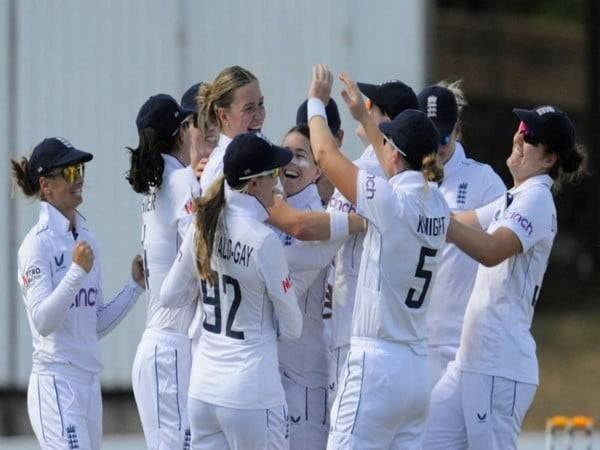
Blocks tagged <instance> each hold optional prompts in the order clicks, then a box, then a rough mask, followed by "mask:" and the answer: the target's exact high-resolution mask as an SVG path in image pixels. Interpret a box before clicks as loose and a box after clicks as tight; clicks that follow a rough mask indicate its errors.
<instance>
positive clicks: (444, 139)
mask: <svg viewBox="0 0 600 450" xmlns="http://www.w3.org/2000/svg"><path fill="white" fill-rule="evenodd" d="M450 136H451V135H450V134H449V135H448V136H442V137H440V144H442V145H448V143H449V142H450Z"/></svg>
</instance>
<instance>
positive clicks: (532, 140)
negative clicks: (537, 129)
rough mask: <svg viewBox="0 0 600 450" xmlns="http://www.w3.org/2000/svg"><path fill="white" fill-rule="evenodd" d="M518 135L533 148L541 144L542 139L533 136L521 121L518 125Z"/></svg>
mask: <svg viewBox="0 0 600 450" xmlns="http://www.w3.org/2000/svg"><path fill="white" fill-rule="evenodd" d="M519 133H521V135H522V136H523V141H524V142H526V143H528V144H529V145H533V146H534V147H535V146H537V145H539V144H541V143H542V139H541V138H540V137H539V136H537V135H536V134H534V133H533V132H532V131H531V130H530V129H529V128H528V127H527V125H526V124H525V122H523V121H521V123H520V124H519Z"/></svg>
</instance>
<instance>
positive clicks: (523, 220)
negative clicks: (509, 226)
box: [507, 212, 533, 236]
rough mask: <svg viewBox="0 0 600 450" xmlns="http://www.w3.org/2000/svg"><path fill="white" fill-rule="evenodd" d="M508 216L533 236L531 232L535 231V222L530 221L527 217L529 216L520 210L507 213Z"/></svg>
mask: <svg viewBox="0 0 600 450" xmlns="http://www.w3.org/2000/svg"><path fill="white" fill-rule="evenodd" d="M507 218H508V219H509V220H513V221H515V222H517V223H518V224H519V225H521V227H522V228H523V229H524V230H525V231H526V232H527V234H528V235H529V236H531V233H533V224H532V223H531V222H530V221H529V219H527V217H523V216H522V215H521V214H520V213H518V212H511V213H510V214H508V215H507Z"/></svg>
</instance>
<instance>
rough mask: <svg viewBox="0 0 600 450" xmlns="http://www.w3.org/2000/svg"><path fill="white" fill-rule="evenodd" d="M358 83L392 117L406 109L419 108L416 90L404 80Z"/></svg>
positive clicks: (362, 90)
mask: <svg viewBox="0 0 600 450" xmlns="http://www.w3.org/2000/svg"><path fill="white" fill-rule="evenodd" d="M356 85H357V86H358V88H359V89H360V91H361V92H362V93H363V94H365V95H366V96H367V97H368V98H369V99H370V100H371V101H372V102H373V103H375V104H376V105H377V106H378V107H379V109H381V111H382V112H383V113H384V114H385V115H386V116H388V117H389V118H390V119H393V118H394V117H396V116H397V115H398V114H400V113H401V112H402V111H404V110H405V109H418V103H417V95H416V94H415V91H413V90H412V88H411V87H410V86H408V85H406V84H404V83H403V82H402V81H388V82H386V83H382V84H369V83H356Z"/></svg>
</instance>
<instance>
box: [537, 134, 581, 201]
mask: <svg viewBox="0 0 600 450" xmlns="http://www.w3.org/2000/svg"><path fill="white" fill-rule="evenodd" d="M544 148H547V147H546V146H544ZM547 151H548V150H547ZM550 152H552V151H551V150H550ZM555 153H556V155H557V156H558V157H557V158H556V164H554V166H553V167H552V168H551V169H550V171H549V172H548V175H550V177H552V179H553V180H554V185H553V186H552V190H553V191H554V192H555V193H558V192H560V190H561V189H562V187H563V185H564V184H565V183H577V182H579V181H580V180H581V179H582V178H583V177H584V176H586V175H587V174H588V173H589V172H588V153H587V150H586V148H585V147H584V146H583V145H581V144H574V145H573V146H572V147H571V148H569V149H568V150H567V151H565V152H564V153H565V155H564V156H559V154H558V153H557V152H555Z"/></svg>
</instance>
